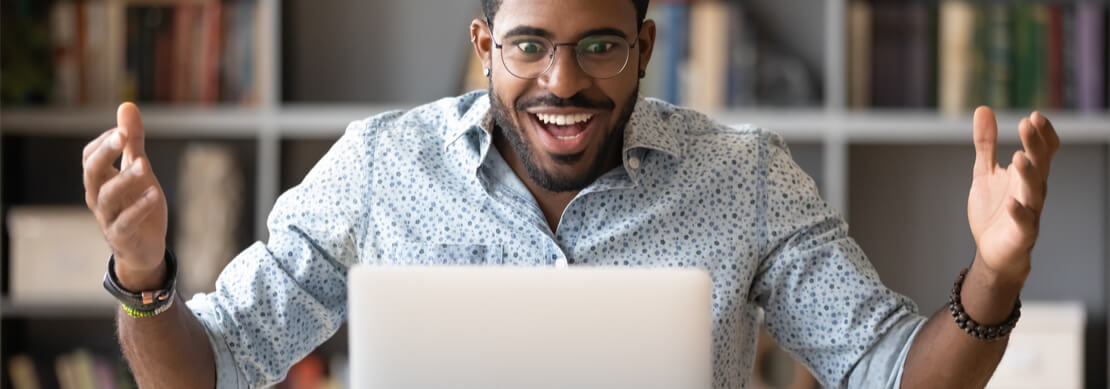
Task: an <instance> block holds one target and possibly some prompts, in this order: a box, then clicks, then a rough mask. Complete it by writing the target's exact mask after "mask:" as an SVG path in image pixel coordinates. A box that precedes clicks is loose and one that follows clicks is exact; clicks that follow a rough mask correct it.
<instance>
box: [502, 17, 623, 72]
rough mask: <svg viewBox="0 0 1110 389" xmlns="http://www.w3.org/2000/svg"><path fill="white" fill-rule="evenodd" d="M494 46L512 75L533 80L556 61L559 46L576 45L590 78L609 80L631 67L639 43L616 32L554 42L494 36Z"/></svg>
mask: <svg viewBox="0 0 1110 389" xmlns="http://www.w3.org/2000/svg"><path fill="white" fill-rule="evenodd" d="M490 39H492V40H493V45H494V47H496V48H497V49H499V50H501V63H503V64H505V69H507V70H508V71H509V73H510V74H512V75H514V76H516V77H519V78H524V79H533V78H537V77H539V76H540V75H541V74H544V73H546V72H547V70H548V69H550V68H551V64H552V63H554V62H555V51H556V50H558V48H559V46H569V47H573V48H574V57H575V58H576V59H577V60H578V66H579V67H581V68H582V71H583V72H586V74H588V75H589V76H590V77H593V78H597V79H606V78H613V77H616V76H617V75H618V74H621V72H623V71H624V68H625V67H626V66H628V57H629V56H630V53H631V51H632V48H634V47H636V43H635V42H632V43H629V42H627V41H625V40H624V38H621V37H619V36H616V35H591V36H587V37H585V38H582V40H580V41H578V42H574V43H554V42H551V40H550V39H547V38H544V37H542V36H533V35H514V36H512V37H509V38H508V39H507V40H506V41H503V43H504V45H502V44H501V43H497V40H496V39H493V30H492V27H491V30H490Z"/></svg>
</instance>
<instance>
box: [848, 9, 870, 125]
mask: <svg viewBox="0 0 1110 389" xmlns="http://www.w3.org/2000/svg"><path fill="white" fill-rule="evenodd" d="M848 29H849V30H848V86H849V92H848V106H849V107H851V108H854V109H864V108H868V107H870V106H871V3H869V2H868V1H865V0H855V1H852V2H851V3H850V4H849V5H848Z"/></svg>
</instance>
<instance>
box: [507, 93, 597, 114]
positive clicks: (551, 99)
mask: <svg viewBox="0 0 1110 389" xmlns="http://www.w3.org/2000/svg"><path fill="white" fill-rule="evenodd" d="M615 106H616V104H615V103H613V100H609V99H604V100H594V99H591V98H589V97H586V95H583V94H581V93H577V94H575V95H574V96H571V97H568V98H562V97H559V96H555V95H553V94H545V95H542V96H536V97H529V98H526V99H523V98H522V99H520V100H517V102H516V104H514V107H513V108H516V110H518V111H523V110H526V109H528V108H532V107H563V108H567V107H573V108H585V109H613V107H615Z"/></svg>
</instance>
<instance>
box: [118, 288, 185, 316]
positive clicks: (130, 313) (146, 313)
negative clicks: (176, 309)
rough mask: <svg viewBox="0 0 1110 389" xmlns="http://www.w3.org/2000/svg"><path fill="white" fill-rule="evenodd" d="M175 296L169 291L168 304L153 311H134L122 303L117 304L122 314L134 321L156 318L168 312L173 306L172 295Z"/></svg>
mask: <svg viewBox="0 0 1110 389" xmlns="http://www.w3.org/2000/svg"><path fill="white" fill-rule="evenodd" d="M175 294H176V293H175V292H174V291H172V290H171V291H170V298H169V302H167V303H166V304H164V305H161V306H159V307H158V308H156V309H154V310H153V311H144V310H140V309H135V308H133V307H131V306H129V305H127V304H124V303H119V305H120V306H121V307H123V311H124V312H127V316H131V317H132V318H134V319H143V318H147V317H153V316H158V315H159V314H161V313H162V312H165V311H168V310H170V307H172V306H173V300H174V297H175V296H174V295H175Z"/></svg>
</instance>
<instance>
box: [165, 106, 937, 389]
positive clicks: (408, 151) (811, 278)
mask: <svg viewBox="0 0 1110 389" xmlns="http://www.w3.org/2000/svg"><path fill="white" fill-rule="evenodd" d="M489 107H490V103H489V98H488V97H487V94H486V92H484V91H478V92H472V93H469V94H466V95H462V96H459V97H455V98H445V99H442V100H439V101H436V102H433V103H430V104H428V105H425V106H422V107H418V108H415V109H412V110H409V111H395V112H388V113H384V114H381V115H377V116H374V117H371V118H368V119H365V120H361V121H356V122H354V123H351V125H350V126H349V127H348V128H347V130H346V132H345V133H344V134H343V135H342V137H340V139H339V141H338V142H336V144H335V145H334V146H333V147H332V148H331V150H330V151H328V153H327V154H326V155H325V156H324V157H323V159H321V160H320V162H319V163H318V164H317V165H316V166H315V167H314V168H313V169H312V171H311V172H309V174H308V176H307V177H306V178H305V179H304V181H303V182H302V183H301V184H300V185H298V186H297V187H295V188H293V189H291V190H289V191H288V192H286V193H284V194H283V195H282V196H281V197H280V198H279V199H278V201H277V203H276V205H275V206H274V209H273V211H272V213H271V214H270V216H269V221H268V227H269V231H270V238H269V241H268V242H266V243H262V242H258V243H255V244H254V245H252V246H250V247H249V248H247V249H246V250H245V251H243V252H242V253H241V254H239V255H238V256H237V257H236V258H235V259H234V260H233V261H231V263H230V264H229V265H228V266H227V268H225V269H224V271H223V273H222V274H221V275H220V277H219V280H218V281H217V283H216V290H215V291H214V292H212V293H208V294H201V295H197V296H195V297H194V298H193V299H191V300H190V301H189V302H188V306H189V308H191V309H192V311H193V312H194V313H195V315H196V316H197V317H198V318H199V319H200V321H201V322H202V323H203V324H204V326H205V327H206V329H207V332H208V335H209V338H210V340H211V345H212V347H213V350H214V351H215V355H216V360H217V377H218V386H219V387H220V388H256V387H264V386H267V385H272V384H274V383H276V382H279V381H281V380H282V379H283V377H284V376H285V374H286V371H287V370H288V369H289V367H290V366H291V365H292V364H293V363H295V362H297V361H298V360H300V359H301V358H302V357H304V356H305V355H307V354H308V353H309V352H311V351H312V350H313V349H314V348H316V347H317V346H318V345H319V344H321V343H322V342H324V341H325V340H327V339H328V338H329V337H331V336H332V334H334V333H335V332H336V331H337V330H338V328H339V327H340V325H341V324H342V323H343V322H344V321H345V320H346V317H347V284H346V282H347V281H346V280H347V270H348V268H349V267H350V266H351V265H353V264H356V263H364V264H474V265H489V266H500V265H511V266H624V267H633V268H639V267H697V268H701V269H705V270H707V271H708V272H709V274H710V276H711V278H712V281H713V288H714V293H713V315H714V318H713V330H712V339H713V353H714V366H713V382H714V386H715V387H718V388H743V387H749V386H751V378H750V376H751V374H752V369H753V360H754V350H755V342H756V338H757V335H758V330H759V326H760V320H763V321H764V323H765V324H766V326H767V328H768V329H769V331H770V332H771V334H772V335H774V337H775V339H776V340H777V341H778V343H779V344H780V345H781V346H783V347H784V348H785V349H787V350H788V351H789V352H790V353H792V354H793V356H794V357H796V358H797V359H798V360H800V361H802V362H803V363H804V364H805V365H806V366H808V367H809V368H810V370H811V371H812V372H813V374H814V375H815V376H816V377H817V378H818V380H820V381H821V383H822V384H823V385H825V386H827V387H845V386H850V387H861V386H865V387H895V386H896V385H897V384H898V382H899V378H900V376H901V371H902V365H903V362H904V359H905V356H906V353H907V352H908V350H909V347H910V344H911V342H912V339H913V336H914V335H915V334H916V332H917V330H918V329H919V328H920V326H921V324H922V323H923V322H924V318H923V317H921V316H920V315H918V314H917V308H916V306H915V305H914V304H913V302H912V301H910V300H909V299H907V298H906V297H904V296H902V295H899V294H897V293H894V292H892V291H891V290H890V289H888V288H887V287H885V286H884V285H883V284H882V283H881V282H880V281H879V277H878V276H877V275H876V273H875V269H874V268H873V267H872V266H871V264H870V263H869V262H868V260H867V258H866V257H865V256H864V253H863V252H862V251H861V250H860V248H859V246H858V245H857V244H856V243H855V241H853V240H852V239H851V238H850V237H848V226H847V225H846V223H845V222H844V220H843V219H842V218H841V217H840V216H839V215H838V213H837V212H836V211H834V210H833V209H831V208H830V207H829V206H828V205H827V204H826V203H825V202H824V201H823V200H822V199H821V198H820V196H819V195H818V192H817V188H816V187H815V185H814V183H813V180H812V179H811V178H810V177H808V176H807V175H806V174H805V173H803V172H802V170H801V169H800V168H799V167H798V166H797V165H796V164H795V163H794V161H793V160H792V159H791V156H790V152H789V151H788V149H787V147H786V145H785V143H784V142H783V140H782V138H781V137H779V136H778V135H776V134H774V133H772V132H769V131H766V130H763V129H760V128H757V127H752V126H739V127H728V126H725V125H721V124H718V123H715V122H713V121H712V120H710V119H709V118H708V117H706V116H705V115H703V114H700V113H698V112H695V111H691V110H689V109H685V108H680V107H676V106H673V105H670V104H667V103H665V102H662V101H659V100H654V99H639V100H638V101H637V102H636V105H635V109H634V111H633V114H632V117H631V119H630V121H629V123H628V126H627V128H626V130H625V131H626V133H625V137H624V147H623V153H622V154H621V156H622V158H623V165H622V166H619V167H617V168H615V169H613V170H612V171H609V172H607V173H605V174H604V175H602V176H601V177H600V178H598V179H597V180H596V181H595V182H593V183H592V184H591V185H589V186H588V187H587V188H585V189H583V190H582V191H581V192H579V193H578V195H577V196H576V197H575V198H574V200H572V201H571V202H570V204H569V205H568V206H567V208H566V210H565V211H564V213H563V216H562V219H561V222H560V224H559V226H558V228H557V229H556V230H555V231H552V230H551V228H550V227H549V226H548V224H547V222H546V219H545V218H544V216H543V213H542V212H541V211H540V208H539V206H538V205H537V204H536V202H535V200H534V198H533V197H532V196H531V194H530V193H529V192H528V190H527V189H526V188H525V186H524V184H523V183H522V182H521V181H520V179H519V178H518V177H517V176H516V175H515V174H514V173H513V171H512V170H510V168H509V166H508V164H507V163H506V162H505V161H504V160H503V159H502V157H501V156H500V155H499V153H498V152H497V149H496V148H495V147H491V136H490V132H489V123H490V121H489V119H488V115H487V113H488V111H489ZM183 266H188V265H187V264H183ZM761 308H762V311H763V313H761Z"/></svg>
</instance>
